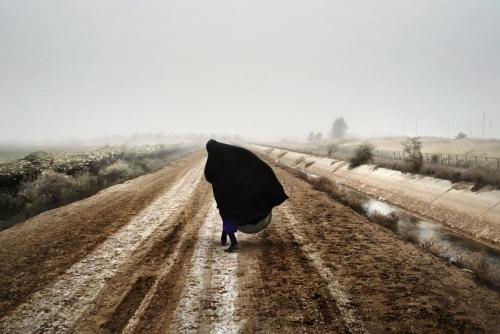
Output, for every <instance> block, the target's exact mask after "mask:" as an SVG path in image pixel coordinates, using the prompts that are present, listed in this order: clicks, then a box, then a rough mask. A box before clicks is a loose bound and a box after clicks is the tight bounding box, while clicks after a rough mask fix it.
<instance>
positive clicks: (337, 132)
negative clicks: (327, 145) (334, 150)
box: [330, 117, 348, 139]
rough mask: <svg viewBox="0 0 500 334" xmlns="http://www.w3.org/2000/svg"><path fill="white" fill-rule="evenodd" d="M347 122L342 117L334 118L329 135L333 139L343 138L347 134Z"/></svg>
mask: <svg viewBox="0 0 500 334" xmlns="http://www.w3.org/2000/svg"><path fill="white" fill-rule="evenodd" d="M347 129H348V127H347V123H346V122H345V120H344V117H340V118H337V119H335V121H334V122H333V125H332V131H331V132H330V137H331V138H334V139H340V138H344V137H345V136H346V134H347Z"/></svg>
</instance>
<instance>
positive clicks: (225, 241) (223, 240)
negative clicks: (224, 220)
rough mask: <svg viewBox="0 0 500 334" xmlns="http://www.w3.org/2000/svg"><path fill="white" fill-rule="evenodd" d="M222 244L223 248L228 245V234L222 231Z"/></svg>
mask: <svg viewBox="0 0 500 334" xmlns="http://www.w3.org/2000/svg"><path fill="white" fill-rule="evenodd" d="M220 244H221V245H222V246H225V245H227V233H226V232H224V231H222V235H221V236H220Z"/></svg>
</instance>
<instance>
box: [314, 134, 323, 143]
mask: <svg viewBox="0 0 500 334" xmlns="http://www.w3.org/2000/svg"><path fill="white" fill-rule="evenodd" d="M321 138H323V134H322V133H321V132H316V135H315V136H314V139H315V140H317V141H320V140H321Z"/></svg>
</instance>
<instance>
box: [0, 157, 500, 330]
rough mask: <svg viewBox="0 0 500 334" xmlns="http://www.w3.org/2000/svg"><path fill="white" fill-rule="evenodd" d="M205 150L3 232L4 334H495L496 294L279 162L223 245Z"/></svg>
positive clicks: (499, 311)
mask: <svg viewBox="0 0 500 334" xmlns="http://www.w3.org/2000/svg"><path fill="white" fill-rule="evenodd" d="M204 159H205V156H204V155H203V154H202V153H196V154H193V155H192V156H190V157H188V158H185V159H182V160H179V161H177V162H175V163H173V164H171V165H170V166H168V167H167V168H165V169H163V170H162V171H159V172H157V173H154V174H151V175H146V176H144V177H140V178H138V179H135V180H132V181H130V182H127V183H125V184H123V185H119V186H115V187H112V188H109V189H107V190H105V191H103V192H101V193H99V194H97V195H96V196H93V197H91V198H88V199H86V200H83V201H80V202H77V203H74V204H71V205H68V206H66V207H63V208H59V209H56V210H52V211H49V212H47V213H45V214H42V215H40V216H37V217H34V218H33V219H31V220H29V221H27V222H25V223H23V224H21V225H19V226H15V227H13V228H11V229H8V230H5V231H3V232H1V233H0V332H1V333H164V332H166V333H178V332H181V333H207V332H213V333H237V332H241V333H256V332H259V333H280V332H293V333H296V332H308V333H499V332H500V320H499V319H500V296H499V294H498V293H497V292H493V291H491V290H488V289H487V288H485V287H483V286H480V285H478V284H477V283H476V282H475V281H474V280H473V279H472V277H470V276H469V274H467V273H465V272H463V271H460V270H459V269H457V268H454V267H450V266H447V265H446V264H444V263H443V262H442V261H441V260H439V259H437V258H435V257H433V256H432V255H430V254H428V253H425V252H424V251H422V250H421V249H419V248H417V247H415V246H413V245H412V244H409V243H407V242H405V241H403V240H400V239H398V238H397V237H396V236H394V235H392V234H391V232H389V231H388V230H385V229H384V228H383V227H381V226H378V225H375V224H372V223H369V222H368V221H367V220H366V219H364V218H363V217H362V216H360V215H358V214H357V213H355V212H353V211H352V210H350V209H349V208H346V207H344V206H342V205H341V204H339V203H337V202H335V201H332V200H331V199H330V198H328V197H327V196H326V195H325V194H322V193H320V192H317V191H315V190H312V189H311V188H310V186H309V185H308V184H306V183H305V182H303V181H301V180H298V179H296V178H294V177H292V176H291V175H289V174H287V173H286V172H285V171H283V170H280V169H276V173H277V175H278V178H279V179H280V180H281V181H282V182H283V184H284V187H285V190H286V191H287V193H288V194H289V195H290V200H288V201H287V202H286V203H285V204H284V205H282V206H280V207H279V208H277V209H275V211H274V213H273V222H272V223H271V225H270V226H269V227H268V228H267V229H266V230H265V231H264V232H262V233H260V234H256V235H244V234H241V233H238V237H239V241H240V251H239V252H237V253H232V254H226V253H224V252H223V248H222V247H221V246H220V245H219V244H218V241H219V233H220V228H221V223H220V217H219V216H218V212H217V209H216V207H215V204H214V201H213V198H212V194H211V188H210V185H209V184H207V183H206V182H205V181H204V179H203V164H204V161H205V160H204Z"/></svg>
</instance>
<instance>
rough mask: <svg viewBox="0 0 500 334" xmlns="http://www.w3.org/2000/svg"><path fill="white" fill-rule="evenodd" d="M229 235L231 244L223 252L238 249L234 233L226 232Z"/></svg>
mask: <svg viewBox="0 0 500 334" xmlns="http://www.w3.org/2000/svg"><path fill="white" fill-rule="evenodd" d="M228 235H229V240H231V245H230V246H229V247H228V249H225V250H224V251H225V252H232V251H234V250H235V249H238V240H236V235H234V233H228Z"/></svg>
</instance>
